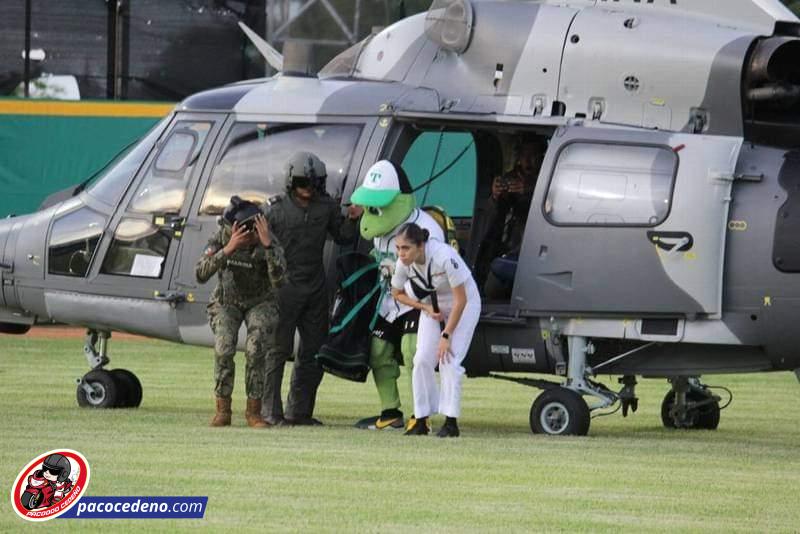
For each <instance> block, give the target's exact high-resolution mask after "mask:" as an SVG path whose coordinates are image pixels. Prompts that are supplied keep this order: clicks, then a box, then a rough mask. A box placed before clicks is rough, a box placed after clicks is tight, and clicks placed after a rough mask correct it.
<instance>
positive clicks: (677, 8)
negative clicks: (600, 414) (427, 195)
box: [0, 0, 800, 435]
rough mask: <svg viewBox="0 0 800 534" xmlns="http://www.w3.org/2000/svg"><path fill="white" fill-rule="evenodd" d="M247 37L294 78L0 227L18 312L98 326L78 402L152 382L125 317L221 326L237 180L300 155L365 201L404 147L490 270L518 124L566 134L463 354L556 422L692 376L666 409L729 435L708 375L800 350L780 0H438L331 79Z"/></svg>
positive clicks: (182, 115) (551, 143) (278, 180)
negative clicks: (373, 181)
mask: <svg viewBox="0 0 800 534" xmlns="http://www.w3.org/2000/svg"><path fill="white" fill-rule="evenodd" d="M245 31H246V32H247V33H248V34H249V35H250V36H251V39H252V40H253V42H254V44H255V45H256V47H257V48H258V49H259V50H260V51H261V52H262V53H263V54H264V56H265V58H266V59H267V60H268V61H269V62H270V63H271V64H272V65H273V66H275V67H276V69H277V70H279V71H280V72H279V73H278V74H277V75H275V76H273V77H271V78H267V79H260V80H251V81H245V82H240V83H236V84H233V85H228V86H225V87H222V88H219V89H215V90H210V91H205V92H202V93H199V94H196V95H193V96H191V97H189V98H187V99H186V100H184V101H183V102H181V103H180V104H179V105H178V106H177V107H176V108H175V110H174V111H173V112H172V113H171V114H170V115H169V116H168V117H166V118H165V119H164V120H163V121H161V122H160V123H159V124H158V125H157V126H155V127H154V128H153V129H152V131H150V132H149V133H148V134H147V135H146V136H145V137H144V138H143V139H142V140H141V141H140V142H139V143H138V144H136V145H135V146H134V147H132V148H131V149H130V150H129V151H127V152H126V153H124V154H123V155H121V156H120V157H119V158H118V160H116V161H115V162H113V163H112V164H110V165H109V166H108V168H107V169H106V170H105V171H104V172H102V173H100V175H99V176H98V177H96V178H95V179H94V180H93V181H91V182H90V183H87V184H84V185H83V186H81V187H78V188H76V189H74V190H73V191H71V192H70V196H69V198H67V199H65V200H62V201H60V202H58V203H56V204H54V205H52V206H49V207H46V208H45V209H42V210H40V211H38V212H37V213H33V214H30V215H25V216H20V217H14V218H10V219H6V220H3V221H0V254H1V255H0V277H1V278H2V292H0V306H2V308H0V322H2V330H3V331H4V332H6V333H24V332H25V331H27V329H28V328H30V325H32V324H35V323H37V322H48V321H60V322H64V323H69V324H74V325H82V326H84V327H86V328H87V329H88V333H87V337H86V341H85V346H84V353H85V355H86V357H87V360H88V363H89V366H90V368H91V370H90V371H89V372H88V373H87V374H86V375H84V376H83V377H82V378H81V379H79V384H78V388H77V396H78V402H79V404H81V405H86V406H95V407H115V406H135V405H138V403H139V402H140V400H141V395H142V393H141V385H140V384H139V382H138V380H137V379H136V377H135V376H134V375H133V374H132V373H130V372H128V371H120V370H114V371H108V370H106V366H108V364H109V355H108V346H109V338H110V335H111V332H112V331H125V332H131V333H136V334H143V335H146V336H152V337H156V338H161V339H166V340H171V341H176V342H181V343H187V344H195V345H204V346H211V345H212V335H211V331H210V329H209V328H208V326H207V322H206V317H205V306H206V303H207V302H208V299H209V293H210V290H211V289H210V287H205V286H200V285H198V284H197V283H196V281H195V279H194V274H193V271H194V264H195V261H196V259H197V258H198V257H199V255H200V254H201V251H202V250H203V247H204V246H205V243H206V240H207V238H208V237H209V235H210V234H211V233H212V231H213V229H214V227H215V225H216V224H217V223H216V219H217V217H218V215H219V214H220V212H221V210H222V208H223V206H224V205H225V204H226V203H227V200H228V199H229V198H230V196H231V195H233V194H239V195H240V196H243V197H245V198H249V199H252V200H255V201H263V200H264V199H266V198H268V196H270V195H273V194H277V193H281V192H282V190H283V175H282V164H283V162H285V161H286V160H287V159H288V157H289V156H290V155H291V153H293V152H294V151H296V150H298V149H302V150H308V151H311V152H314V153H316V154H317V155H318V156H319V157H320V158H321V159H322V160H323V161H324V162H325V163H326V165H327V167H328V169H329V173H328V177H327V182H326V184H325V187H326V189H327V191H328V193H329V194H331V195H332V196H334V197H336V198H340V199H341V201H342V203H343V204H347V203H348V202H349V198H350V195H351V193H352V192H353V190H354V189H355V188H356V187H357V185H358V183H359V181H360V179H361V177H362V175H363V173H364V171H365V170H366V169H367V168H368V167H369V166H370V165H371V164H372V163H374V162H375V161H377V160H379V159H383V158H385V159H390V160H392V161H395V162H402V164H403V166H404V167H405V168H406V170H407V171H408V174H409V175H410V176H411V177H413V179H414V180H415V182H416V184H417V185H422V186H425V187H426V188H428V189H426V191H429V190H431V188H434V189H435V188H436V187H438V188H439V198H438V201H439V202H438V203H440V204H441V205H442V206H443V207H444V208H445V209H446V210H448V211H449V212H450V213H451V214H452V215H453V218H454V219H455V221H456V223H457V226H458V238H459V246H460V247H461V251H462V254H463V255H464V256H465V257H467V258H470V261H471V263H472V264H473V265H474V266H475V268H476V269H477V268H478V267H479V266H478V265H477V263H476V262H477V261H478V260H477V258H478V257H479V256H480V254H479V249H480V246H481V243H482V242H484V241H485V240H484V239H483V238H482V235H481V233H480V228H481V227H482V226H485V223H486V221H485V220H484V218H485V217H484V213H485V212H484V210H483V209H482V207H481V206H482V205H483V203H484V201H485V200H486V199H487V198H489V196H490V195H491V188H492V183H493V182H492V180H493V177H494V176H498V175H501V174H502V173H503V172H504V171H506V170H507V169H509V167H510V166H511V165H513V160H514V157H515V150H516V148H515V147H518V146H519V143H518V140H519V139H523V138H524V139H532V138H535V139H536V140H538V141H539V142H540V144H541V146H544V147H545V149H544V153H543V157H542V159H541V162H540V167H539V168H538V172H537V173H536V174H535V177H536V179H535V183H534V184H533V186H532V189H531V193H530V194H531V196H530V211H529V213H528V214H527V219H526V221H525V225H524V228H523V230H524V232H523V234H522V237H521V246H520V249H519V250H518V254H517V255H516V256H512V255H506V256H504V257H502V258H490V260H491V263H490V265H489V270H490V271H491V270H492V269H494V263H495V260H499V261H500V262H501V263H502V262H505V264H506V265H505V266H506V267H510V268H511V271H512V276H511V277H510V278H508V279H507V280H506V283H507V284H509V286H510V288H509V293H508V296H506V297H504V298H500V299H491V298H486V299H485V301H484V305H483V314H482V319H481V323H480V326H479V328H478V330H477V331H476V334H475V337H474V340H473V343H472V347H471V350H470V354H469V357H468V359H467V363H466V364H465V365H466V366H467V373H468V374H469V375H470V376H486V375H489V374H493V373H496V372H503V373H513V374H502V375H496V376H498V377H502V378H505V379H508V380H513V381H516V382H520V383H523V384H527V385H531V386H535V387H538V388H541V389H543V390H544V391H543V392H542V393H541V394H540V395H539V396H538V397H537V398H536V400H535V401H534V402H533V405H532V407H531V411H530V425H531V428H532V430H533V431H534V432H537V433H545V434H578V435H583V434H586V433H587V432H588V429H589V423H590V417H591V412H593V411H597V410H601V409H605V408H609V407H612V406H613V405H615V404H616V405H617V406H619V407H621V408H622V410H623V414H627V412H628V411H629V410H635V409H636V407H637V399H636V395H635V386H636V377H637V376H646V377H665V378H667V379H668V380H669V383H670V388H669V390H668V391H667V393H666V396H665V398H664V401H663V403H662V413H661V416H662V421H663V424H664V425H665V426H666V427H682V428H716V427H717V425H718V424H719V418H720V409H721V406H720V404H721V401H722V399H721V397H720V396H719V395H716V394H715V393H714V392H713V391H712V389H710V388H709V387H708V386H706V385H705V384H703V383H702V382H701V381H700V377H701V375H703V374H720V373H743V372H757V371H781V370H795V369H798V368H800V353H798V352H797V351H796V349H795V347H794V343H795V341H798V339H795V337H794V334H793V332H797V330H796V329H794V328H793V325H794V323H795V322H796V320H797V318H798V317H800V278H799V277H798V274H797V273H798V272H800V246H798V245H800V241H798V238H797V237H796V236H797V235H798V234H797V229H798V228H800V211H798V212H795V211H794V208H795V207H797V206H798V202H800V193H798V191H800V156H799V155H798V152H797V151H796V146H797V144H798V141H797V139H799V138H800V136H798V133H800V131H798V126H797V125H798V118H800V21H798V20H797V19H796V18H795V17H794V15H792V14H791V12H789V11H788V10H787V9H785V8H784V7H783V6H782V4H780V3H779V2H778V1H777V0H727V1H726V2H725V9H724V10H720V9H719V3H718V2H715V1H713V0H646V1H645V0H642V1H640V0H614V1H611V0H561V1H556V0H553V1H541V2H533V1H531V2H527V1H496V0H434V2H433V4H432V6H431V8H430V9H429V11H428V12H427V13H421V14H419V15H415V16H412V17H409V18H407V19H404V20H401V21H400V22H398V23H396V24H394V25H392V26H389V27H387V28H385V29H382V30H379V31H375V32H373V34H372V35H370V36H369V37H367V38H366V39H365V40H364V41H362V42H360V43H358V44H356V45H355V46H353V47H352V48H350V49H348V50H346V51H344V52H343V53H342V54H340V55H339V56H338V57H336V58H334V59H333V60H332V61H331V62H330V63H329V64H328V65H326V66H325V67H324V68H323V69H322V70H320V71H319V72H318V73H314V72H312V71H311V69H310V67H309V63H308V62H307V61H305V60H304V52H303V49H302V47H300V46H299V45H298V46H294V45H293V44H292V43H287V45H286V47H285V48H284V53H283V54H279V53H278V52H277V51H275V50H274V49H272V48H271V47H270V45H269V44H267V43H266V42H264V41H263V40H261V39H260V38H259V37H258V36H256V35H255V34H253V33H252V32H250V31H249V30H247V29H246V30H245ZM431 141H433V143H431ZM425 143H427V145H426V146H428V147H430V146H435V150H433V151H432V150H430V149H425V146H423V145H424V144H425ZM434 196H435V195H434ZM329 247H330V250H329V257H330V259H331V261H333V258H334V257H335V255H336V253H337V250H335V247H334V246H333V244H329ZM482 268H484V269H486V265H483V266H482ZM243 338H244V336H240V339H243ZM516 373H545V374H552V375H556V376H561V377H563V379H562V380H560V381H545V380H538V379H533V378H529V377H524V376H522V377H521V376H520V375H518V374H516ZM599 373H602V374H609V375H619V376H621V377H622V378H621V379H620V383H621V388H620V389H619V391H614V390H612V389H610V388H608V387H606V386H604V385H603V384H601V383H599V382H597V381H596V379H595V378H596V376H597V374H599ZM587 399H588V403H587Z"/></svg>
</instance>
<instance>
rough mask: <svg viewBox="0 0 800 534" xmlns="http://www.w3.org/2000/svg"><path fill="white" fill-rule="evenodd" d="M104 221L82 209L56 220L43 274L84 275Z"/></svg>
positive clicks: (100, 234) (93, 212)
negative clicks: (45, 271) (45, 272)
mask: <svg viewBox="0 0 800 534" xmlns="http://www.w3.org/2000/svg"><path fill="white" fill-rule="evenodd" d="M105 224H106V219H105V217H103V216H102V215H100V214H99V213H97V212H95V211H93V210H91V209H89V208H83V209H80V210H78V211H73V212H71V213H68V214H66V215H64V216H63V217H61V218H60V219H58V220H56V221H55V223H53V230H52V232H51V234H50V245H49V249H48V254H47V272H48V273H50V274H58V275H63V276H80V277H83V276H86V273H88V272H89V267H90V266H91V264H92V258H93V257H94V252H95V249H96V248H97V243H98V241H99V240H100V237H101V236H102V235H103V228H104V227H105Z"/></svg>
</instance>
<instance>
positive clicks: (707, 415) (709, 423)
mask: <svg viewBox="0 0 800 534" xmlns="http://www.w3.org/2000/svg"><path fill="white" fill-rule="evenodd" d="M686 398H687V400H690V401H692V402H700V401H702V400H705V399H707V398H708V394H705V393H703V392H702V391H697V390H696V389H691V390H689V392H688V393H686ZM673 404H675V392H674V391H672V390H670V391H667V394H666V395H664V400H663V401H662V402H661V423H662V424H663V425H664V428H677V427H676V426H675V421H673V420H672V417H670V415H669V412H670V410H671V409H672V405H673ZM695 411H696V412H697V413H694V414H693V415H692V418H693V420H694V422H693V424H691V425H690V426H687V427H681V428H686V429H702V430H716V429H717V427H718V426H719V417H720V409H719V402H716V401H714V402H712V403H711V404H706V405H705V406H701V407H700V408H697V409H696V410H695Z"/></svg>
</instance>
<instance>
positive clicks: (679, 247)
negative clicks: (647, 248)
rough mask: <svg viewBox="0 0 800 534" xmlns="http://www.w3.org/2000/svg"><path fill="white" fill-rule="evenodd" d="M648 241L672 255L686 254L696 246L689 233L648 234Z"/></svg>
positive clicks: (652, 232)
mask: <svg viewBox="0 0 800 534" xmlns="http://www.w3.org/2000/svg"><path fill="white" fill-rule="evenodd" d="M647 239H648V241H650V242H651V243H653V244H654V245H655V246H656V247H658V248H660V249H661V250H666V251H667V254H669V255H672V254H675V253H678V252H686V251H688V250H691V249H692V247H693V246H694V238H693V237H692V234H690V233H689V232H654V231H650V232H647Z"/></svg>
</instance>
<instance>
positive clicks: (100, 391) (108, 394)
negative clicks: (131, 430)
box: [76, 369, 120, 408]
mask: <svg viewBox="0 0 800 534" xmlns="http://www.w3.org/2000/svg"><path fill="white" fill-rule="evenodd" d="M83 381H84V382H86V383H87V384H89V385H90V386H92V388H93V389H95V390H96V392H97V394H96V396H95V397H92V398H89V397H87V396H86V392H85V391H84V390H83V388H82V387H81V386H80V385H78V391H77V393H76V396H77V399H78V406H80V407H81V408H116V407H117V402H118V399H119V396H120V386H119V384H117V381H116V380H114V377H113V376H112V375H111V373H110V372H108V371H106V370H104V369H95V370H94V371H89V372H88V373H86V374H85V375H83Z"/></svg>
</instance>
